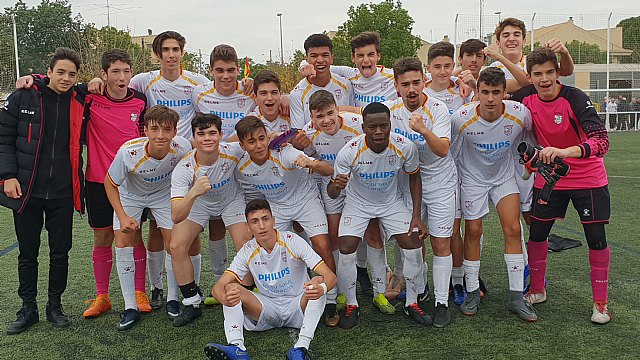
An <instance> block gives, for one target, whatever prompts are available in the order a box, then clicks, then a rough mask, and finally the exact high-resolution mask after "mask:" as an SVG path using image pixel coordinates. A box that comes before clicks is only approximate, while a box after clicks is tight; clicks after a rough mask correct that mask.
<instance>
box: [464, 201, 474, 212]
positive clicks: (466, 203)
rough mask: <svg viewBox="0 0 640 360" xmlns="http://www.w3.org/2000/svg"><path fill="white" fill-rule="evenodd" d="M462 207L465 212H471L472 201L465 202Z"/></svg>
mask: <svg viewBox="0 0 640 360" xmlns="http://www.w3.org/2000/svg"><path fill="white" fill-rule="evenodd" d="M464 207H466V208H467V210H471V208H472V207H473V200H465V201H464Z"/></svg>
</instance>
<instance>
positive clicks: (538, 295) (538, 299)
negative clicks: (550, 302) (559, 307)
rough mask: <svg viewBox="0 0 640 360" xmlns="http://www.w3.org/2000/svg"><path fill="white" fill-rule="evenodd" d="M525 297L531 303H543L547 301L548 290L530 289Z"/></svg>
mask: <svg viewBox="0 0 640 360" xmlns="http://www.w3.org/2000/svg"><path fill="white" fill-rule="evenodd" d="M524 299H525V300H527V301H529V303H530V304H531V305H533V304H540V303H543V302H545V301H547V291H546V290H542V292H531V291H529V292H528V293H526V294H525V295H524Z"/></svg>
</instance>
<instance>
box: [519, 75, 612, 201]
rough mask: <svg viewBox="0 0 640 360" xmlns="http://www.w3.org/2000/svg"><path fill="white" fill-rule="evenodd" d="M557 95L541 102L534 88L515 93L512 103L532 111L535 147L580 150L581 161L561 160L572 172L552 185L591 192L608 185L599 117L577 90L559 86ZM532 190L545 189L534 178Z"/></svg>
mask: <svg viewBox="0 0 640 360" xmlns="http://www.w3.org/2000/svg"><path fill="white" fill-rule="evenodd" d="M560 86H561V88H560V93H559V94H558V96H557V97H556V98H555V99H553V100H550V101H544V100H541V99H540V98H539V97H538V93H537V91H536V89H535V87H534V86H533V85H529V86H526V87H524V88H522V89H520V90H518V91H516V92H515V93H514V94H513V95H512V96H511V99H512V100H515V101H519V102H521V103H523V104H524V105H525V106H526V107H527V108H529V110H530V111H531V116H532V118H533V127H534V130H535V133H536V137H537V138H538V143H539V144H540V145H541V146H543V147H547V146H552V147H556V148H560V149H564V148H568V147H571V146H579V147H580V149H581V150H582V156H581V157H580V158H573V159H564V161H565V162H566V163H567V164H569V166H570V167H571V170H570V171H569V174H568V175H567V176H566V177H562V178H561V179H560V180H559V181H558V182H557V183H556V185H555V187H554V189H556V190H575V189H590V188H591V189H592V188H598V187H602V186H605V185H607V184H608V183H609V181H608V179H607V172H606V170H605V168H604V155H605V154H606V153H607V151H608V150H609V136H608V134H607V130H606V128H605V127H604V125H603V124H602V120H600V117H598V113H597V112H596V110H595V108H594V107H593V103H592V102H591V99H589V96H587V94H585V93H584V92H583V91H582V90H579V89H577V88H574V87H571V86H566V85H560ZM534 186H535V187H536V188H538V189H541V188H542V187H543V186H544V179H543V178H542V176H536V178H535V183H534Z"/></svg>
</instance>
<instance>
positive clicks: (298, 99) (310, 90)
mask: <svg viewBox="0 0 640 360" xmlns="http://www.w3.org/2000/svg"><path fill="white" fill-rule="evenodd" d="M318 90H326V91H328V92H330V93H332V94H333V97H334V98H335V99H336V104H337V105H338V106H340V105H350V106H353V105H354V104H355V103H354V101H353V87H352V86H351V83H350V82H349V80H347V79H345V78H343V77H341V76H338V75H333V74H332V75H331V80H330V81H329V83H328V84H327V86H324V87H320V86H315V85H313V84H311V83H310V82H309V81H308V80H307V79H306V78H304V79H302V80H301V81H300V82H299V83H298V85H296V87H295V88H294V89H293V90H292V91H291V94H290V95H289V107H290V116H291V126H292V127H294V128H296V129H302V128H303V127H304V126H305V125H306V124H308V123H310V122H311V113H309V98H311V95H313V94H314V93H315V92H316V91H318Z"/></svg>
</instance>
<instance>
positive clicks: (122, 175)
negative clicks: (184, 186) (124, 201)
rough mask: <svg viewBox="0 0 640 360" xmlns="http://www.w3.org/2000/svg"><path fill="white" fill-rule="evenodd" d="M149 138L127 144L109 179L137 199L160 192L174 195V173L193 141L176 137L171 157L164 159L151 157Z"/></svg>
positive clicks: (172, 144) (169, 154) (113, 164)
mask: <svg viewBox="0 0 640 360" xmlns="http://www.w3.org/2000/svg"><path fill="white" fill-rule="evenodd" d="M148 142H149V139H148V138H146V137H143V138H137V139H133V140H130V141H127V142H126V143H124V144H123V145H122V146H121V147H120V149H119V150H118V153H117V154H116V157H115V158H114V159H113V162H112V163H111V166H110V167H109V172H108V174H109V179H111V182H112V183H113V184H114V185H116V186H119V187H120V190H121V191H126V192H128V193H130V194H133V195H138V196H148V195H151V194H154V193H157V192H159V191H167V192H170V189H171V185H170V184H171V173H172V172H173V169H174V168H175V167H176V165H178V162H180V159H182V158H183V157H184V156H185V155H186V154H187V153H188V152H189V151H190V150H191V142H189V140H187V139H185V138H182V137H180V136H176V137H174V138H173V140H172V141H171V148H170V150H169V153H168V154H167V155H166V156H165V157H164V158H162V159H160V160H158V159H154V158H152V157H151V156H149V154H147V143H148Z"/></svg>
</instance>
